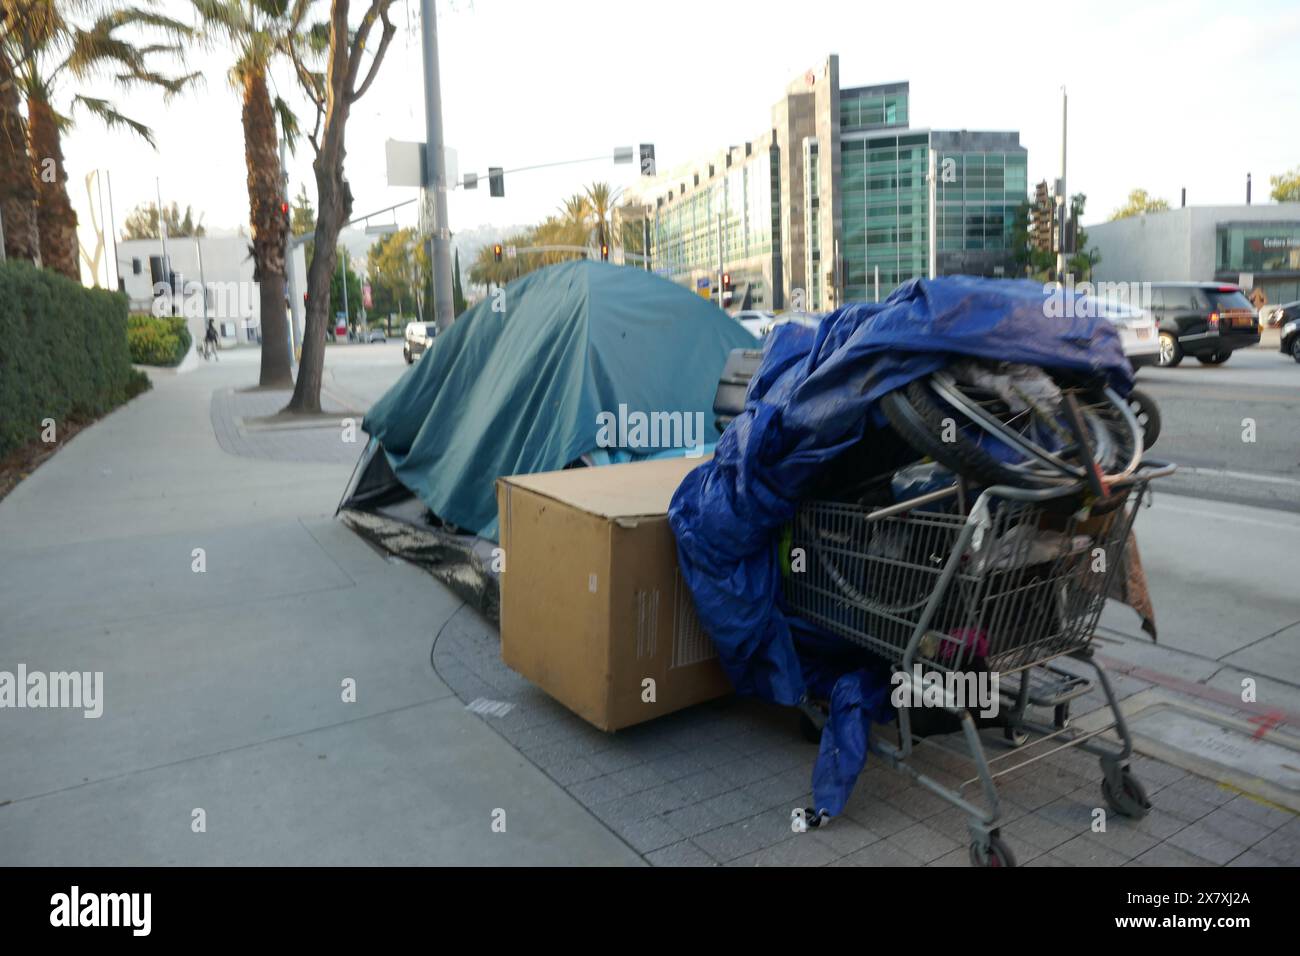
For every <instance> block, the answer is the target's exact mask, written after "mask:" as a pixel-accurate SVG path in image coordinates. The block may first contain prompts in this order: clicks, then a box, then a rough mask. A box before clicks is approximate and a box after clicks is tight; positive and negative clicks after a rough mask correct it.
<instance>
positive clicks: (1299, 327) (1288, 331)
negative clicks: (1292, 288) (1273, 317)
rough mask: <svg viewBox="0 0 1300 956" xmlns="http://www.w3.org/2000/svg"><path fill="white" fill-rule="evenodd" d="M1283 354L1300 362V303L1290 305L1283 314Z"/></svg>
mask: <svg viewBox="0 0 1300 956" xmlns="http://www.w3.org/2000/svg"><path fill="white" fill-rule="evenodd" d="M1280 346H1281V349H1282V353H1283V354H1284V355H1289V356H1291V357H1292V358H1293V359H1295V360H1296V361H1297V362H1300V302H1293V303H1292V304H1291V305H1288V306H1287V307H1286V309H1285V311H1284V312H1283V313H1282V341H1281V343H1280Z"/></svg>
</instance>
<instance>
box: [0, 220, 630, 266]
mask: <svg viewBox="0 0 1300 956" xmlns="http://www.w3.org/2000/svg"><path fill="white" fill-rule="evenodd" d="M0 238H3V237H0ZM641 254H642V255H644V256H645V271H646V272H649V271H650V214H649V213H646V214H645V216H644V217H643V218H642V219H641Z"/></svg>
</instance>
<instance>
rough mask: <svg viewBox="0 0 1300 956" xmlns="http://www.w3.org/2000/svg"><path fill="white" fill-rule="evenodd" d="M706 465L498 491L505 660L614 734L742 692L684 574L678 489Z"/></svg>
mask: <svg viewBox="0 0 1300 956" xmlns="http://www.w3.org/2000/svg"><path fill="white" fill-rule="evenodd" d="M698 464H699V461H698V460H687V461H683V460H681V459H672V460H663V461H652V462H638V463H634V464H628V465H612V466H608V467H604V468H574V469H570V470H568V471H561V472H550V473H547V474H543V475H525V476H516V477H511V478H502V479H499V480H498V482H497V506H498V511H499V516H500V525H501V546H502V548H503V549H504V551H505V570H504V572H503V573H502V575H501V656H502V659H503V660H504V661H505V663H506V664H507V665H508V666H509V667H510V668H512V669H513V670H515V671H517V672H519V673H520V674H522V675H523V676H525V677H527V678H528V679H529V680H531V681H532V682H533V683H535V684H537V685H538V686H539V687H541V688H542V689H543V690H545V691H546V692H547V693H548V694H550V695H551V696H552V697H554V698H555V699H556V700H558V701H560V702H561V703H562V704H564V705H565V706H566V707H568V708H569V709H570V710H572V711H573V712H574V713H576V714H578V715H579V716H581V717H583V718H584V719H585V720H587V721H589V722H590V723H592V724H594V725H595V726H597V727H599V728H601V729H602V730H616V729H618V728H620V727H627V726H630V725H632V724H636V723H641V722H642V721H645V720H650V719H652V718H654V717H658V716H661V715H663V714H667V713H671V712H672V711H674V710H679V709H681V708H683V707H688V706H690V705H691V704H695V703H699V702H701V701H704V700H709V699H711V698H714V697H718V696H721V695H723V694H726V693H729V692H730V690H731V685H730V683H729V682H728V680H727V678H726V675H725V674H724V673H723V671H722V668H721V667H720V666H719V664H718V662H717V657H716V654H715V652H714V650H713V644H712V642H711V641H710V640H709V638H708V636H707V635H706V634H705V633H704V632H703V629H702V628H701V626H700V623H699V620H698V618H697V617H696V615H695V608H694V606H693V605H692V603H691V597H690V593H689V591H688V590H687V589H686V587H685V584H684V582H683V581H682V579H681V575H680V573H679V572H678V569H677V546H676V541H675V539H674V537H673V533H672V529H671V528H670V527H669V525H668V519H667V516H666V512H667V507H668V502H669V499H670V498H671V497H672V492H673V490H674V489H675V488H676V487H677V485H678V484H679V483H680V481H681V478H682V477H683V476H684V475H685V474H686V472H688V471H690V470H691V469H692V468H694V467H695V466H696V465H698ZM647 681H651V682H653V685H652V686H653V695H654V699H653V700H647V699H646V698H647V697H648V696H649V693H648V688H647V684H646V682H647Z"/></svg>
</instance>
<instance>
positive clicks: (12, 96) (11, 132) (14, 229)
mask: <svg viewBox="0 0 1300 956" xmlns="http://www.w3.org/2000/svg"><path fill="white" fill-rule="evenodd" d="M0 223H2V224H3V228H4V235H5V255H6V256H7V257H9V258H11V259H26V260H27V261H28V262H34V263H37V264H39V263H40V261H41V250H40V231H39V229H38V227H37V225H36V186H35V184H34V183H33V182H32V165H31V162H30V160H29V159H28V155H27V132H26V130H25V129H24V126H23V117H22V114H21V113H20V112H19V111H18V87H17V85H16V84H15V82H14V73H13V66H12V65H11V64H10V62H9V58H8V57H7V56H5V53H4V50H3V49H0Z"/></svg>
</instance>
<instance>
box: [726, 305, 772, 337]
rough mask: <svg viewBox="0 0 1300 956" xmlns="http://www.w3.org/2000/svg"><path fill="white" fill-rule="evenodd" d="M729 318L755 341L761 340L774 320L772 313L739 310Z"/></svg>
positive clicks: (756, 310)
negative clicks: (741, 326) (743, 328)
mask: <svg viewBox="0 0 1300 956" xmlns="http://www.w3.org/2000/svg"><path fill="white" fill-rule="evenodd" d="M731 317H732V318H733V319H735V320H736V321H737V322H739V323H740V324H741V325H743V326H744V327H745V331H746V332H748V333H749V334H750V335H752V336H753V337H754V338H756V339H761V338H762V337H763V336H765V335H767V333H768V330H769V329H770V328H771V327H772V321H773V320H774V319H775V318H776V316H775V315H774V314H773V313H771V312H762V311H760V310H758V309H741V310H740V311H739V312H736V313H734V314H733V315H732V316H731Z"/></svg>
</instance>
